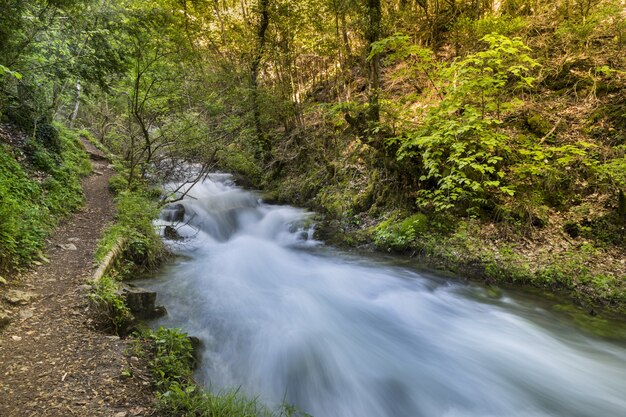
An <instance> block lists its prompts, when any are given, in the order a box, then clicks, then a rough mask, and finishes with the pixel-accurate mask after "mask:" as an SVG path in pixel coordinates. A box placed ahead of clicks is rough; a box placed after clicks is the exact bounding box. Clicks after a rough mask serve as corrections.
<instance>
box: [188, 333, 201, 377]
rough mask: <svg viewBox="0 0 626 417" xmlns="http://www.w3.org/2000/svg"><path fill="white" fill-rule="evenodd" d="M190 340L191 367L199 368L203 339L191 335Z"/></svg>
mask: <svg viewBox="0 0 626 417" xmlns="http://www.w3.org/2000/svg"><path fill="white" fill-rule="evenodd" d="M188 339H189V341H190V342H191V349H192V351H191V363H190V365H191V369H197V368H198V366H199V365H200V353H201V349H202V346H203V345H202V341H201V340H200V339H199V338H197V337H196V336H189V337H188Z"/></svg>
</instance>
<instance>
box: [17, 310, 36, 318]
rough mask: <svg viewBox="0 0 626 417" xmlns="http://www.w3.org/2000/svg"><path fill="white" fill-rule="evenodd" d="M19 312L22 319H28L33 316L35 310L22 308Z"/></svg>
mask: <svg viewBox="0 0 626 417" xmlns="http://www.w3.org/2000/svg"><path fill="white" fill-rule="evenodd" d="M18 314H19V316H20V318H21V319H22V320H26V319H29V318H31V317H33V316H34V315H35V312H34V311H33V310H22V311H20V312H19V313H18Z"/></svg>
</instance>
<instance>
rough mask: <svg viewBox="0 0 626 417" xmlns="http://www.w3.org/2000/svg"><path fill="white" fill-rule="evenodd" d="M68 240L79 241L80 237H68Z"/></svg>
mask: <svg viewBox="0 0 626 417" xmlns="http://www.w3.org/2000/svg"><path fill="white" fill-rule="evenodd" d="M67 241H68V242H79V241H80V238H79V237H71V238H69V239H67Z"/></svg>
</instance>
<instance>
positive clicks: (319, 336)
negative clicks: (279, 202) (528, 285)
mask: <svg viewBox="0 0 626 417" xmlns="http://www.w3.org/2000/svg"><path fill="white" fill-rule="evenodd" d="M181 204H182V206H184V221H183V222H172V221H173V220H175V219H176V217H177V216H182V215H183V211H182V209H181V208H180V207H179V208H178V209H176V208H172V209H170V210H166V211H164V212H163V215H162V220H161V221H160V222H159V223H160V224H161V225H174V226H176V228H177V229H178V232H179V233H180V234H181V235H182V236H184V237H185V239H184V240H182V241H173V240H170V241H167V243H168V245H169V247H170V249H171V250H172V251H173V252H174V253H175V254H177V255H180V256H178V257H177V258H176V259H175V260H174V261H173V262H171V263H170V264H169V265H167V266H166V267H165V268H163V269H162V270H161V271H159V272H158V273H157V274H156V277H154V278H151V279H149V280H144V281H142V282H141V283H140V285H142V286H143V287H146V288H149V289H152V290H155V291H157V292H158V294H159V303H160V304H163V305H165V306H166V308H167V310H168V315H167V316H166V317H164V318H162V319H159V320H158V321H156V322H155V323H153V324H154V325H165V326H170V327H180V328H182V329H183V330H184V331H186V332H188V333H189V334H190V335H194V336H197V337H199V338H200V340H201V341H202V342H203V346H204V348H203V352H202V363H201V366H200V368H199V369H198V370H197V374H196V378H197V379H198V380H199V381H200V382H201V383H202V384H204V385H205V386H207V387H208V388H210V389H211V390H213V391H216V392H219V391H220V390H224V389H228V388H240V389H241V390H242V392H245V393H247V394H249V395H251V396H259V398H260V399H261V400H263V401H265V402H267V403H268V404H278V403H281V402H282V401H283V399H284V400H286V402H288V403H290V404H294V405H296V406H297V407H298V408H300V409H301V410H303V411H305V412H307V413H310V414H312V415H313V416H315V417H357V416H358V417H405V416H406V417H421V416H423V417H439V416H446V417H461V416H473V417H490V416H493V417H504V416H520V417H522V416H523V417H526V416H529V417H530V416H563V417H612V416H615V417H620V416H626V341H625V340H624V338H613V339H611V338H607V337H600V336H597V335H594V334H593V333H590V332H587V331H585V330H583V329H582V328H580V327H579V326H576V325H575V323H574V321H573V320H570V319H568V316H567V315H564V314H560V313H559V312H557V311H554V310H553V309H551V308H549V306H548V304H547V303H545V302H543V301H542V300H540V299H536V298H535V297H533V296H530V295H526V294H525V293H523V292H516V291H511V290H498V291H495V292H494V291H492V290H491V289H489V288H486V287H483V286H481V285H478V284H468V283H464V282H462V281H461V280H458V279H454V278H449V277H440V276H437V275H434V274H431V273H427V272H423V271H420V270H418V269H415V268H412V267H408V266H404V265H402V264H401V262H399V261H398V262H396V261H395V260H394V259H393V258H390V257H378V256H376V255H367V254H366V255H356V254H351V253H344V252H342V251H339V250H337V249H335V248H332V247H327V246H325V245H323V244H322V243H321V242H316V241H315V240H314V239H313V238H312V228H311V222H310V217H311V214H310V213H307V212H305V211H303V210H300V209H296V208H293V207H288V206H274V205H268V204H264V203H262V202H260V200H259V197H258V196H257V195H255V194H254V193H251V192H249V191H245V190H242V189H240V188H238V187H236V186H235V185H234V184H233V183H232V181H231V177H230V176H229V175H227V174H212V175H211V176H209V178H207V180H205V181H204V182H203V183H202V184H198V185H196V186H195V187H194V188H193V189H192V190H191V191H190V192H189V194H188V196H187V197H186V198H185V199H184V200H183V201H182V202H181ZM610 325H611V324H610V323H609V326H610Z"/></svg>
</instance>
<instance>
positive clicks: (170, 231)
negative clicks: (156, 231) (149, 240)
mask: <svg viewBox="0 0 626 417" xmlns="http://www.w3.org/2000/svg"><path fill="white" fill-rule="evenodd" d="M163 236H164V237H165V238H166V239H169V240H182V239H183V237H182V236H181V235H180V233H178V230H176V229H175V228H174V227H172V226H165V229H163Z"/></svg>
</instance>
